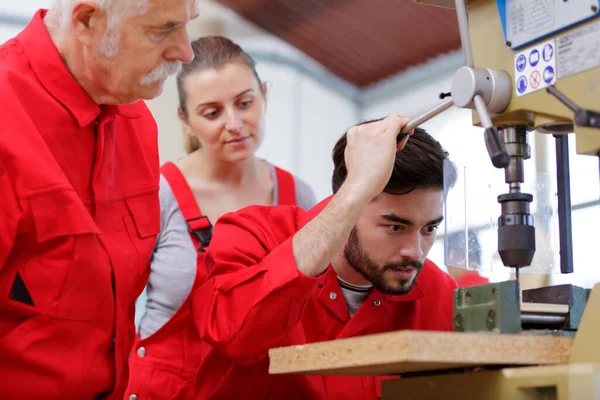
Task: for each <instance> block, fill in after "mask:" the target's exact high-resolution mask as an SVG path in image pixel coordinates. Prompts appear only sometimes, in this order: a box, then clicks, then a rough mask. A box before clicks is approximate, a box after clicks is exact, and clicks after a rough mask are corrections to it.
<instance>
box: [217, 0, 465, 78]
mask: <svg viewBox="0 0 600 400" xmlns="http://www.w3.org/2000/svg"><path fill="white" fill-rule="evenodd" d="M219 2H220V3H222V4H223V5H225V6H227V7H229V8H231V9H233V10H234V11H236V12H237V13H238V14H240V15H241V16H243V17H244V18H246V19H248V20H249V21H251V22H252V23H254V24H256V25H258V26H260V27H261V28H263V29H265V30H266V31H267V32H270V33H272V34H273V35H275V36H278V37H279V38H281V39H283V40H285V41H286V42H288V43H290V44H291V45H293V46H294V47H296V48H298V49H300V50H301V51H303V52H304V53H306V54H308V55H309V56H310V57H312V58H313V59H315V60H316V61H318V62H319V63H321V64H322V65H324V66H325V67H326V68H328V69H329V70H330V71H332V72H333V73H335V74H336V75H338V76H339V77H341V78H343V79H345V80H347V81H349V82H351V83H353V84H355V85H357V86H359V87H366V86H369V85H371V84H373V83H376V82H377V81H380V80H381V79H384V78H387V77H389V76H391V75H394V74H397V73H399V72H402V71H403V70H405V69H407V68H409V67H411V66H414V65H417V64H421V63H423V62H425V61H427V60H429V59H431V58H433V57H435V56H437V55H440V54H442V53H446V52H448V51H451V50H455V49H458V48H460V38H459V34H458V25H457V22H456V14H455V12H454V10H449V9H443V8H437V7H432V6H426V5H420V4H415V3H414V2H413V1H412V0H219Z"/></svg>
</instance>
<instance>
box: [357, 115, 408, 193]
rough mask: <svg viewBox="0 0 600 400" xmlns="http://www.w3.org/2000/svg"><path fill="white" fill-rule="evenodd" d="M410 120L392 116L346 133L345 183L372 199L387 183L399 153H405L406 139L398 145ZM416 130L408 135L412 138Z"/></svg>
mask: <svg viewBox="0 0 600 400" xmlns="http://www.w3.org/2000/svg"><path fill="white" fill-rule="evenodd" d="M409 121H410V118H408V117H400V116H398V115H396V114H391V115H389V116H387V117H386V118H384V119H381V120H378V121H374V122H369V123H366V124H361V125H356V126H354V127H352V128H350V129H349V130H348V132H347V134H346V135H347V143H346V150H345V160H346V168H347V170H348V176H347V179H346V182H345V184H346V185H349V186H352V187H354V188H356V190H358V191H360V192H362V193H364V195H368V196H370V198H373V197H375V196H377V195H378V194H379V193H381V192H382V191H383V189H384V188H385V186H386V184H387V183H388V181H389V179H390V176H391V174H392V170H393V168H394V162H395V160H396V151H399V150H402V149H403V148H404V146H405V144H406V141H407V139H408V136H407V137H406V139H404V140H401V141H400V142H397V141H396V139H397V137H398V135H399V134H400V131H401V130H402V128H403V127H404V126H405V125H406V124H407V123H408V122H409ZM412 134H413V131H411V132H409V133H408V135H409V136H410V135H412Z"/></svg>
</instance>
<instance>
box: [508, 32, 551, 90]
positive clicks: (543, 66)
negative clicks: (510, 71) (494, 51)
mask: <svg viewBox="0 0 600 400" xmlns="http://www.w3.org/2000/svg"><path fill="white" fill-rule="evenodd" d="M555 53H556V49H555V44H554V40H548V41H545V42H542V43H540V44H537V45H535V46H532V47H530V48H528V49H525V50H523V51H521V52H519V53H517V54H516V55H515V68H514V69H515V70H514V72H515V92H516V94H517V97H520V96H523V95H526V94H528V93H531V92H535V91H536V90H540V89H544V88H545V87H547V86H550V85H552V84H554V83H555V82H556V73H555V71H556V54H555Z"/></svg>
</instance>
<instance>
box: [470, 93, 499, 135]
mask: <svg viewBox="0 0 600 400" xmlns="http://www.w3.org/2000/svg"><path fill="white" fill-rule="evenodd" d="M473 103H474V104H475V109H476V110H477V115H479V120H480V121H481V126H482V127H484V128H486V129H487V128H491V127H493V126H494V125H492V120H491V118H490V114H489V113H488V110H487V106H486V104H485V100H483V97H481V95H480V94H476V95H475V96H474V97H473Z"/></svg>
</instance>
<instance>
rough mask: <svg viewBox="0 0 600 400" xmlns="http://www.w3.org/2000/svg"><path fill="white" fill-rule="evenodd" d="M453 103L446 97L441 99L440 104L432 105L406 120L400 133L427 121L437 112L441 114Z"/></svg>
mask: <svg viewBox="0 0 600 400" xmlns="http://www.w3.org/2000/svg"><path fill="white" fill-rule="evenodd" d="M453 105H454V103H453V102H452V99H446V100H444V101H442V102H441V103H440V104H438V105H437V106H435V107H433V108H432V109H430V110H427V111H425V112H424V113H423V114H421V115H419V116H418V117H416V118H414V119H412V120H410V121H408V124H406V126H405V127H404V128H402V133H406V132H408V131H410V130H413V129H415V128H416V127H417V126H419V125H421V124H423V123H425V122H427V121H429V120H430V119H431V118H433V117H435V116H436V115H438V114H441V113H442V112H444V111H446V110H447V109H449V108H450V107H452V106H453Z"/></svg>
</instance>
